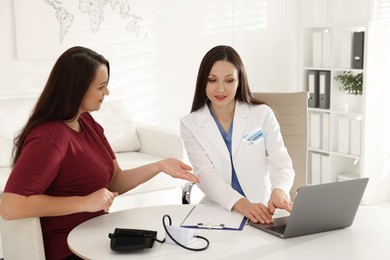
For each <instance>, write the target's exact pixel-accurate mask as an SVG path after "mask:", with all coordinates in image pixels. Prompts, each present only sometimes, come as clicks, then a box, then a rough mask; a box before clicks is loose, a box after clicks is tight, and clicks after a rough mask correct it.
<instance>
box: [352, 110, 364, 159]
mask: <svg viewBox="0 0 390 260" xmlns="http://www.w3.org/2000/svg"><path fill="white" fill-rule="evenodd" d="M350 123H351V154H352V155H356V156H360V147H361V145H360V144H361V129H362V120H360V119H354V118H352V119H351V122H350Z"/></svg>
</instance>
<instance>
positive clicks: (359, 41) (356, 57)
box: [352, 32, 364, 69]
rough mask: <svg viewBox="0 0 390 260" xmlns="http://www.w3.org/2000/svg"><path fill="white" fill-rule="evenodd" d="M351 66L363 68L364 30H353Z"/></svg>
mask: <svg viewBox="0 0 390 260" xmlns="http://www.w3.org/2000/svg"><path fill="white" fill-rule="evenodd" d="M352 41H353V45H352V68H353V69H363V54H364V32H353V40H352Z"/></svg>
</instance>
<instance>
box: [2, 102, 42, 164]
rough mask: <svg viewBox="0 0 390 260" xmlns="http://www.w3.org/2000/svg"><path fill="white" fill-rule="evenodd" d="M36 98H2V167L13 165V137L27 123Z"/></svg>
mask: <svg viewBox="0 0 390 260" xmlns="http://www.w3.org/2000/svg"><path fill="white" fill-rule="evenodd" d="M35 101H36V99H34V98H18V99H5V100H0V127H1V128H0V147H1V152H0V167H7V166H10V165H11V154H12V148H13V139H14V138H15V136H16V135H17V134H18V133H19V132H20V130H21V128H22V127H23V126H24V124H26V122H27V119H28V117H29V115H30V113H31V110H32V109H33V107H34V105H35Z"/></svg>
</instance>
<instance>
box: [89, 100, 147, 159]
mask: <svg viewBox="0 0 390 260" xmlns="http://www.w3.org/2000/svg"><path fill="white" fill-rule="evenodd" d="M92 116H93V118H94V119H95V120H96V121H97V122H98V123H99V124H100V125H101V126H102V127H103V128H104V134H105V135H106V137H107V139H108V141H109V143H110V145H111V147H112V149H113V150H114V152H116V153H117V152H135V151H138V150H139V149H140V146H141V145H140V141H139V138H138V135H137V130H136V126H135V123H134V122H133V120H132V118H131V115H130V113H129V112H128V110H127V109H126V104H125V101H105V102H103V104H102V105H101V107H100V110H99V111H96V112H93V113H92Z"/></svg>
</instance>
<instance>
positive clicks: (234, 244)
mask: <svg viewBox="0 0 390 260" xmlns="http://www.w3.org/2000/svg"><path fill="white" fill-rule="evenodd" d="M192 207H193V205H171V206H157V207H147V208H135V209H130V210H125V211H118V212H114V213H111V214H107V215H103V216H100V217H97V218H94V219H91V220H89V221H86V222H85V223H82V224H81V225H79V226H78V227H76V228H75V229H74V230H73V231H72V232H71V233H70V234H69V236H68V244H69V247H70V248H71V249H72V251H73V252H75V253H76V254H77V255H79V256H82V257H85V258H87V259H129V258H131V259H141V258H142V259H170V260H172V259H186V260H187V259H202V260H206V259H224V260H225V259H231V260H233V259H234V260H236V259H267V260H268V259H275V260H276V259H277V260H281V259H289V260H291V259H299V260H304V259H316V260H318V259H326V260H329V259H354V260H360V259H362V260H366V259H375V260H377V259H390V245H389V243H388V241H389V237H388V235H389V234H390V224H389V220H390V210H387V209H382V208H374V207H364V206H362V207H360V208H359V210H358V213H357V215H356V218H355V221H354V223H353V224H352V226H351V227H349V228H346V229H341V230H335V231H329V232H324V233H319V234H313V235H307V236H302V237H296V238H290V239H280V238H277V237H274V236H272V235H270V234H267V233H265V232H262V231H260V230H258V229H255V228H253V227H251V226H248V225H246V226H245V227H244V229H243V230H242V231H230V230H204V229H202V230H198V232H199V234H201V235H203V236H205V237H207V238H208V239H209V240H210V246H209V248H208V249H206V250H205V251H200V252H193V251H188V250H185V249H183V248H181V247H179V246H177V245H172V244H167V243H164V244H160V243H158V242H155V243H154V245H153V248H149V249H145V250H142V251H139V252H131V253H121V254H120V253H116V252H114V251H112V250H111V249H110V239H109V238H108V233H112V232H114V229H115V228H117V227H118V228H136V229H148V230H156V231H157V237H158V238H159V239H163V238H164V237H165V231H164V228H163V226H162V216H163V215H164V214H169V215H170V216H171V218H172V225H173V226H180V224H181V222H182V221H183V219H184V217H185V216H186V215H187V213H188V212H189V210H190V209H191V208H192ZM369 226H376V229H371V228H369ZM199 243H200V244H201V243H204V242H203V241H201V242H199ZM200 244H199V245H200ZM191 246H193V245H191ZM184 257H185V258H184Z"/></svg>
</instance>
